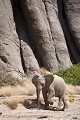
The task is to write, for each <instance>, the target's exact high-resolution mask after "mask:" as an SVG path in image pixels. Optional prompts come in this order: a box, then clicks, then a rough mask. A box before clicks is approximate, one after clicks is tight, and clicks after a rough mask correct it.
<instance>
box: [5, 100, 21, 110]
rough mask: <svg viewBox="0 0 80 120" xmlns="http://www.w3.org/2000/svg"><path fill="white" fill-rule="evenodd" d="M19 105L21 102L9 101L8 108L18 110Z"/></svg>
mask: <svg viewBox="0 0 80 120" xmlns="http://www.w3.org/2000/svg"><path fill="white" fill-rule="evenodd" d="M18 104H19V101H18V100H16V99H13V100H9V101H7V105H8V107H9V108H11V109H12V110H14V109H16V108H17V107H18Z"/></svg>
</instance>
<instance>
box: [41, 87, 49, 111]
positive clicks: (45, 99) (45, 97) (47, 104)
mask: <svg viewBox="0 0 80 120" xmlns="http://www.w3.org/2000/svg"><path fill="white" fill-rule="evenodd" d="M42 93H43V98H44V103H45V109H46V108H47V106H49V103H48V102H47V91H45V90H44V89H43V90H42Z"/></svg>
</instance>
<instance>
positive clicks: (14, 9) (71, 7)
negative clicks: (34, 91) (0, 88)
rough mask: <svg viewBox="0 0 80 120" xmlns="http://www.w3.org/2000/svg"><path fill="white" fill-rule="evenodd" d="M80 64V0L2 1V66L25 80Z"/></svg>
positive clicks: (0, 12) (0, 54) (0, 20)
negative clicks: (37, 74)
mask: <svg viewBox="0 0 80 120" xmlns="http://www.w3.org/2000/svg"><path fill="white" fill-rule="evenodd" d="M78 62H80V0H0V67H1V68H3V69H5V70H6V71H7V72H8V73H10V74H12V75H13V76H14V77H18V78H20V79H21V78H22V76H23V75H24V74H26V75H28V76H30V75H33V74H36V73H38V72H40V67H45V68H46V69H48V70H49V71H56V70H58V69H64V68H67V67H70V66H71V65H72V63H78Z"/></svg>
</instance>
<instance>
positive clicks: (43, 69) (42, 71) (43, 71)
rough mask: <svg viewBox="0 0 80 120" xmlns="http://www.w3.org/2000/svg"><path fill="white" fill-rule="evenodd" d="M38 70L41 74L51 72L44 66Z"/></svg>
mask: <svg viewBox="0 0 80 120" xmlns="http://www.w3.org/2000/svg"><path fill="white" fill-rule="evenodd" d="M40 71H41V74H42V75H47V74H52V73H51V72H49V71H48V70H47V69H45V68H44V67H42V68H41V69H40Z"/></svg>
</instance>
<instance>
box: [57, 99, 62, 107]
mask: <svg viewBox="0 0 80 120" xmlns="http://www.w3.org/2000/svg"><path fill="white" fill-rule="evenodd" d="M61 102H62V99H61V97H59V103H58V106H57V108H61Z"/></svg>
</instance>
